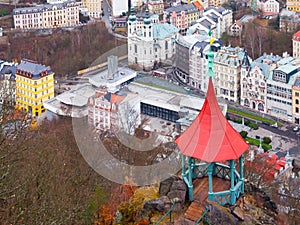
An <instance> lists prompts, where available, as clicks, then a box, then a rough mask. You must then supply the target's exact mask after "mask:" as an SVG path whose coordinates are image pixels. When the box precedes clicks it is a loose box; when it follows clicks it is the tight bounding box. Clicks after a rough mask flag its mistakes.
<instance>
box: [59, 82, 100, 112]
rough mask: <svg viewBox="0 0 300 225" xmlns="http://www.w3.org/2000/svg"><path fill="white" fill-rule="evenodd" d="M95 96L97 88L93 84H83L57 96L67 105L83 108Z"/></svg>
mask: <svg viewBox="0 0 300 225" xmlns="http://www.w3.org/2000/svg"><path fill="white" fill-rule="evenodd" d="M93 95H95V88H93V87H92V85H91V84H82V85H79V86H77V87H76V88H74V89H71V90H70V91H66V92H64V93H62V94H60V95H58V96H56V99H57V100H58V101H60V102H62V103H64V104H66V105H71V106H77V107H82V106H85V105H86V104H87V102H88V99H89V97H92V96H93Z"/></svg>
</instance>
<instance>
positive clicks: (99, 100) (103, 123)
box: [88, 87, 125, 131]
mask: <svg viewBox="0 0 300 225" xmlns="http://www.w3.org/2000/svg"><path fill="white" fill-rule="evenodd" d="M124 98H125V97H124V96H120V95H117V94H113V93H110V92H108V91H107V89H106V88H105V87H102V88H99V89H97V90H96V94H95V96H94V97H91V98H89V100H88V121H89V123H90V124H93V126H94V127H95V128H96V129H97V130H102V131H104V130H109V129H112V128H117V126H118V106H119V104H120V103H121V102H122V100H123V99H124Z"/></svg>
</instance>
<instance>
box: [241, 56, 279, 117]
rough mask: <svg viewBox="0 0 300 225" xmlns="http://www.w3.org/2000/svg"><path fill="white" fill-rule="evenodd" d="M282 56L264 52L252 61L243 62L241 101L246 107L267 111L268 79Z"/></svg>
mask: <svg viewBox="0 0 300 225" xmlns="http://www.w3.org/2000/svg"><path fill="white" fill-rule="evenodd" d="M280 59H281V57H280V56H277V55H276V56H273V55H272V54H271V55H267V54H264V55H263V56H261V57H259V58H258V59H256V60H255V61H254V62H252V63H250V64H249V63H248V64H247V63H246V62H245V61H244V62H243V63H242V68H241V102H240V104H241V105H242V106H244V107H247V108H250V109H253V110H256V111H259V112H262V113H267V106H266V105H267V79H268V76H269V73H270V72H271V70H273V69H274V68H276V62H278V61H279V60H280Z"/></svg>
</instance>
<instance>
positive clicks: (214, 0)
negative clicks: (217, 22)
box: [204, 0, 228, 7]
mask: <svg viewBox="0 0 300 225" xmlns="http://www.w3.org/2000/svg"><path fill="white" fill-rule="evenodd" d="M206 1H207V2H208V3H207V5H208V6H215V7H219V6H221V5H222V4H224V3H226V2H228V0H204V2H206Z"/></svg>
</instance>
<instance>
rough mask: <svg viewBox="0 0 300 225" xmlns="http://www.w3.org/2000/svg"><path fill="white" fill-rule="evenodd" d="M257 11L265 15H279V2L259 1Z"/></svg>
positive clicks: (272, 0) (274, 0) (273, 0)
mask: <svg viewBox="0 0 300 225" xmlns="http://www.w3.org/2000/svg"><path fill="white" fill-rule="evenodd" d="M257 9H259V10H261V12H262V13H263V14H264V15H277V14H279V2H277V1H276V0H257Z"/></svg>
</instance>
